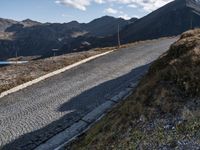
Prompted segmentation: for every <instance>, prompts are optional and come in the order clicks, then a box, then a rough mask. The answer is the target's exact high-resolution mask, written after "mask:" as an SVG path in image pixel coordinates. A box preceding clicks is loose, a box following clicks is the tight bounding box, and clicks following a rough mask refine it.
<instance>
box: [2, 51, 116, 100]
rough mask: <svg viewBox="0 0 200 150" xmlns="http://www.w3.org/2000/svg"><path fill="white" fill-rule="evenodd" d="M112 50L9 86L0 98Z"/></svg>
mask: <svg viewBox="0 0 200 150" xmlns="http://www.w3.org/2000/svg"><path fill="white" fill-rule="evenodd" d="M113 51H115V50H111V51H108V52H104V53H101V54H97V55H94V56H91V57H88V58H86V59H83V60H81V61H79V62H76V63H74V64H71V65H69V66H66V67H64V68H61V69H58V70H56V71H53V72H51V73H48V74H46V75H43V76H41V77H39V78H36V79H34V80H31V81H28V82H26V83H23V84H21V85H18V86H16V87H14V88H11V89H10V90H7V91H4V92H2V93H0V98H3V97H4V96H6V95H9V94H12V93H14V92H17V91H19V90H22V89H25V88H27V87H29V86H31V85H33V84H36V83H39V82H41V81H43V80H45V79H47V78H50V77H53V76H55V75H58V74H60V73H63V72H65V71H67V70H70V69H72V68H74V67H77V66H79V65H81V64H84V63H86V62H89V61H91V60H94V59H96V58H99V57H101V56H104V55H107V54H109V53H112V52H113Z"/></svg>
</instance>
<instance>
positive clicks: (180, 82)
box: [66, 29, 200, 150]
mask: <svg viewBox="0 0 200 150" xmlns="http://www.w3.org/2000/svg"><path fill="white" fill-rule="evenodd" d="M199 90H200V30H199V29H196V30H192V31H188V32H186V33H184V34H183V35H182V36H181V38H180V39H179V40H178V41H177V42H176V43H174V44H173V45H172V46H171V48H170V49H169V51H168V52H166V53H165V54H163V55H162V56H161V57H160V58H159V59H158V60H157V61H155V62H154V63H153V64H152V65H151V67H150V69H149V72H148V73H147V75H146V76H145V77H144V78H143V79H142V81H141V82H140V83H139V85H138V87H137V88H136V90H135V91H134V92H133V94H132V95H131V96H129V97H128V98H127V100H125V101H124V102H122V103H121V104H119V105H118V106H116V107H115V108H114V109H113V110H112V111H111V112H109V113H108V114H107V115H106V116H105V117H104V118H103V119H102V120H101V121H99V122H98V123H97V124H96V125H94V126H93V127H92V128H91V129H90V130H89V131H88V132H87V133H86V134H84V135H82V136H81V137H80V138H79V139H78V140H77V141H74V143H72V144H71V145H69V146H67V147H66V149H75V150H78V149H81V150H83V149H99V150H102V149H109V150H110V149H175V148H178V149H183V148H184V149H200V130H199V129H200V97H199V96H200V91H199Z"/></svg>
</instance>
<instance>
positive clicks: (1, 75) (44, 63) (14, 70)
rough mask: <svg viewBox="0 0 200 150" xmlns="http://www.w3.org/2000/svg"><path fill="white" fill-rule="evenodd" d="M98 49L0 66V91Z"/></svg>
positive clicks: (63, 65) (94, 53)
mask: <svg viewBox="0 0 200 150" xmlns="http://www.w3.org/2000/svg"><path fill="white" fill-rule="evenodd" d="M100 53H101V52H100V51H93V50H91V51H87V52H80V53H73V54H66V55H62V56H57V57H54V58H53V57H52V58H46V59H41V60H36V61H30V62H29V63H27V64H21V65H10V66H5V67H1V68H0V81H1V82H0V93H1V92H3V91H6V90H9V89H11V88H13V87H16V86H17V85H20V84H23V83H25V82H28V81H30V80H33V79H36V78H38V77H40V76H43V75H45V74H47V73H50V72H52V71H55V70H57V69H61V68H63V67H66V66H68V65H71V64H73V63H76V62H78V61H81V60H83V59H85V58H88V57H91V56H94V55H97V54H100Z"/></svg>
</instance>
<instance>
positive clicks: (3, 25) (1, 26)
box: [0, 18, 17, 32]
mask: <svg viewBox="0 0 200 150" xmlns="http://www.w3.org/2000/svg"><path fill="white" fill-rule="evenodd" d="M16 23H17V21H14V20H10V19H3V18H0V32H3V31H5V30H6V29H7V28H8V27H10V26H12V25H13V24H16Z"/></svg>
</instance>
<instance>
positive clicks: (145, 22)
mask: <svg viewBox="0 0 200 150" xmlns="http://www.w3.org/2000/svg"><path fill="white" fill-rule="evenodd" d="M199 19H200V2H199V1H196V0H175V1H173V2H171V3H169V4H167V5H165V6H163V7H162V8H160V9H158V10H156V11H154V12H152V13H150V14H149V15H147V16H145V17H143V18H141V19H139V20H138V21H137V22H136V23H135V24H131V25H128V26H127V27H126V28H125V29H124V30H122V31H121V36H122V40H123V42H130V41H134V40H144V39H147V38H148V39H152V38H158V37H162V36H172V35H178V34H181V33H182V32H184V31H186V30H188V29H191V28H195V27H199V26H200V22H199Z"/></svg>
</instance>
